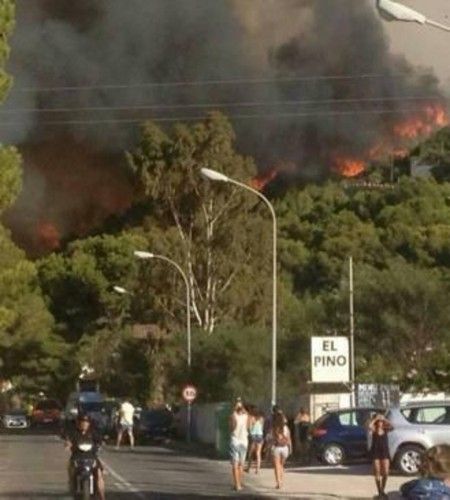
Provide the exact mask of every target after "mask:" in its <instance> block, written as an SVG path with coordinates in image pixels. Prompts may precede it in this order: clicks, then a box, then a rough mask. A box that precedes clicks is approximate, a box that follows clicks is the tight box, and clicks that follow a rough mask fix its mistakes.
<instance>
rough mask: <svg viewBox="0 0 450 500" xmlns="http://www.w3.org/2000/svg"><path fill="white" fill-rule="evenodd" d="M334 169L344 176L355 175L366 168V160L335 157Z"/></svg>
mask: <svg viewBox="0 0 450 500" xmlns="http://www.w3.org/2000/svg"><path fill="white" fill-rule="evenodd" d="M334 162H335V164H334V170H336V171H337V172H338V173H339V174H341V175H342V176H344V177H356V176H357V175H359V174H361V173H362V172H364V170H365V169H366V162H365V161H363V160H358V159H356V158H335V160H334Z"/></svg>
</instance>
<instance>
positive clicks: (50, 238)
mask: <svg viewBox="0 0 450 500" xmlns="http://www.w3.org/2000/svg"><path fill="white" fill-rule="evenodd" d="M37 239H38V242H39V245H40V246H42V247H44V248H46V249H48V250H56V249H57V248H59V246H60V245H61V241H60V234H59V231H58V229H57V228H56V226H55V225H54V224H52V223H51V222H41V223H40V224H38V227H37Z"/></svg>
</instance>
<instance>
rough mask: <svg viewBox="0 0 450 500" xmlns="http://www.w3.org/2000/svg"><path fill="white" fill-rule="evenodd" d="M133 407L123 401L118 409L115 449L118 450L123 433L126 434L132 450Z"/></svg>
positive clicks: (126, 401)
mask: <svg viewBox="0 0 450 500" xmlns="http://www.w3.org/2000/svg"><path fill="white" fill-rule="evenodd" d="M134 411H135V410H134V406H133V405H132V404H131V403H130V402H129V401H128V400H127V399H125V400H124V401H123V403H122V404H121V405H120V408H119V429H118V432H117V443H116V449H119V447H120V444H121V442H122V436H123V434H124V433H127V434H128V438H129V440H130V447H131V448H134V435H133V425H134Z"/></svg>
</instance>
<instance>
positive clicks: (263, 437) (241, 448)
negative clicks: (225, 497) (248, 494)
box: [230, 398, 292, 491]
mask: <svg viewBox="0 0 450 500" xmlns="http://www.w3.org/2000/svg"><path fill="white" fill-rule="evenodd" d="M230 436H231V437H230V458H231V467H232V474H233V485H234V489H235V490H236V491H240V490H242V488H243V477H244V472H245V471H247V472H250V471H251V468H252V464H253V463H254V471H255V473H256V474H257V473H259V471H260V469H261V460H262V453H263V447H266V449H267V450H268V453H269V454H270V456H271V458H272V463H273V467H274V472H275V482H276V488H277V489H280V488H282V486H283V479H284V465H285V462H286V460H287V458H288V457H289V455H290V454H291V453H292V439H291V432H290V430H289V427H288V425H287V419H286V416H285V415H284V413H283V412H282V410H281V409H279V408H278V407H277V406H274V407H273V408H272V413H271V414H270V415H269V417H268V418H267V419H264V415H263V414H262V413H261V412H260V411H259V410H257V409H256V408H254V407H250V408H246V407H245V406H244V404H243V402H242V400H241V399H240V398H238V399H237V400H236V402H235V405H234V409H233V413H232V414H231V416H230Z"/></svg>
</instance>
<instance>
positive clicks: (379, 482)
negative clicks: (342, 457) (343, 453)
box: [369, 414, 392, 498]
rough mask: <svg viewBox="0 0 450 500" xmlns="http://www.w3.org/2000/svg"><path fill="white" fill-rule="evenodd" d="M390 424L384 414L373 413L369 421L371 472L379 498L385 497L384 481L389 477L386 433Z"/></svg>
mask: <svg viewBox="0 0 450 500" xmlns="http://www.w3.org/2000/svg"><path fill="white" fill-rule="evenodd" d="M391 430H392V425H391V423H390V422H389V420H387V419H386V418H385V417H384V415H382V414H377V415H375V416H374V417H373V418H372V420H371V421H370V423H369V432H370V436H371V441H372V442H371V445H370V457H371V459H372V464H373V474H374V477H375V484H376V487H377V491H378V497H379V498H387V495H386V493H385V489H386V483H387V480H388V477H389V469H390V455H389V443H388V433H389V432H390V431H391Z"/></svg>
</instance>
